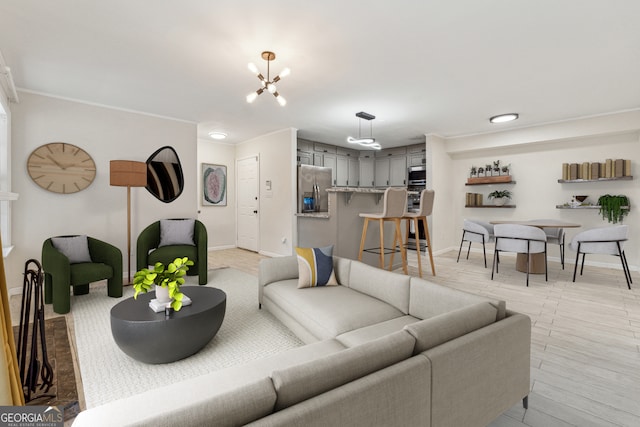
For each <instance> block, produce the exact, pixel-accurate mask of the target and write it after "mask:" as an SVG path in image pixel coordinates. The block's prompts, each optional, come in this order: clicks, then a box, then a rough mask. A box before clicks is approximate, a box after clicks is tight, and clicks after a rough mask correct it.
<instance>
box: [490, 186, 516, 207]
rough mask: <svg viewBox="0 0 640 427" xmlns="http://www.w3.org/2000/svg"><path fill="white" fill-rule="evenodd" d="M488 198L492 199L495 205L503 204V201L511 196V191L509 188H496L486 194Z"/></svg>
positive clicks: (505, 201)
mask: <svg viewBox="0 0 640 427" xmlns="http://www.w3.org/2000/svg"><path fill="white" fill-rule="evenodd" d="M488 197H489V199H493V204H494V205H496V206H504V205H505V203H507V201H508V200H509V199H510V198H511V191H509V190H496V191H492V192H491V193H489V195H488Z"/></svg>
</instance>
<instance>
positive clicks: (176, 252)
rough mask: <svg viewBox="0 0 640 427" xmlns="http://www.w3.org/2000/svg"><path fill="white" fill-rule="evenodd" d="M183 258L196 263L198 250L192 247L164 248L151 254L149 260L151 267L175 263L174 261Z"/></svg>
mask: <svg viewBox="0 0 640 427" xmlns="http://www.w3.org/2000/svg"><path fill="white" fill-rule="evenodd" d="M182 257H187V258H189V259H190V260H191V261H196V260H197V259H198V248H197V247H196V246H191V245H172V246H163V247H161V248H158V249H154V250H152V251H151V252H149V257H148V258H147V260H148V262H149V265H155V263H156V262H161V263H163V264H165V265H166V264H168V263H170V262H173V260H174V259H176V258H182Z"/></svg>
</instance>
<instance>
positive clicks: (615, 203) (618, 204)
mask: <svg viewBox="0 0 640 427" xmlns="http://www.w3.org/2000/svg"><path fill="white" fill-rule="evenodd" d="M598 206H600V215H602V219H606V220H607V221H609V222H611V223H613V224H615V223H618V222H622V220H623V219H624V216H625V215H626V214H628V213H629V210H630V209H631V206H630V203H629V198H628V197H627V196H622V195H619V196H612V195H610V194H605V195H604V196H600V198H599V199H598Z"/></svg>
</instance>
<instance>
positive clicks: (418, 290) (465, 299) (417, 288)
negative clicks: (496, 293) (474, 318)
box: [409, 277, 506, 320]
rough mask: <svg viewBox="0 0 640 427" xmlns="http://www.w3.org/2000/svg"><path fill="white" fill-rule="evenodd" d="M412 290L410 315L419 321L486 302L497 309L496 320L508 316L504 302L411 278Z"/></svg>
mask: <svg viewBox="0 0 640 427" xmlns="http://www.w3.org/2000/svg"><path fill="white" fill-rule="evenodd" d="M410 290H411V297H410V300H409V314H410V315H412V316H414V317H417V318H419V319H428V318H430V317H433V316H437V315H439V314H443V313H448V312H450V311H453V310H457V309H459V308H462V307H466V306H469V305H472V304H477V303H479V302H484V301H489V302H491V304H493V306H494V307H496V309H497V314H496V320H502V319H504V317H505V315H506V314H505V313H506V303H505V301H503V300H496V299H492V298H487V297H483V296H480V295H474V294H470V293H468V292H464V291H460V290H457V289H453V288H449V287H446V286H442V285H438V284H436V283H433V282H429V281H427V280H424V279H420V278H418V277H412V278H411V286H410Z"/></svg>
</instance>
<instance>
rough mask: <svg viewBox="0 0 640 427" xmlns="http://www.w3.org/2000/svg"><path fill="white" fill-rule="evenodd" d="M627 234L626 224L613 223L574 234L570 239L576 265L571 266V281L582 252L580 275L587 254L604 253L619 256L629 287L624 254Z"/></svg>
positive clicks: (628, 275)
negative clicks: (609, 225)
mask: <svg viewBox="0 0 640 427" xmlns="http://www.w3.org/2000/svg"><path fill="white" fill-rule="evenodd" d="M628 235H629V226H628V225H614V226H612V227H599V228H592V229H590V230H586V231H583V232H581V233H578V234H576V235H575V236H574V237H573V239H572V240H571V249H573V250H574V251H576V265H575V266H574V268H573V281H574V282H575V281H576V271H577V270H578V259H579V258H580V254H582V265H581V266H580V275H581V276H582V271H583V270H584V258H585V256H586V255H587V254H605V255H613V256H617V257H620V262H621V263H622V270H623V271H624V278H625V280H626V281H627V287H628V288H629V289H631V283H633V281H632V280H631V271H630V270H629V264H628V263H627V256H626V255H625V254H624V243H625V242H626V241H627V238H628Z"/></svg>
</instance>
